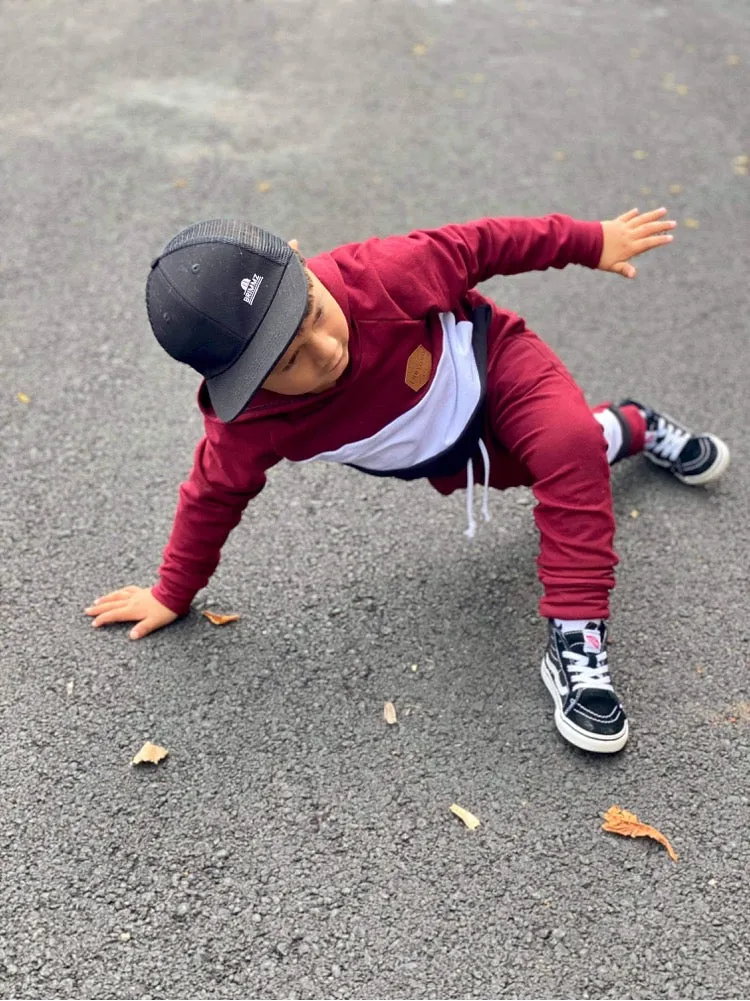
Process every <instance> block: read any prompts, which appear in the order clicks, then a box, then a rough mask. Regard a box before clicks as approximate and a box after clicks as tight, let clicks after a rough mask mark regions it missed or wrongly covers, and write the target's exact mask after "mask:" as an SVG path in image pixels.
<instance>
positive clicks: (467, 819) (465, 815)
mask: <svg viewBox="0 0 750 1001" xmlns="http://www.w3.org/2000/svg"><path fill="white" fill-rule="evenodd" d="M451 813H455V815H456V816H457V817H458V818H459V820H463V822H464V823H465V824H466V826H467V827H468V828H469V830H470V831H475V830H476V829H477V827H479V820H478V819H477V818H476V817H475V816H474V814H473V813H469V811H468V810H464V808H463V807H462V806H459V805H458V803H453V804H452V805H451Z"/></svg>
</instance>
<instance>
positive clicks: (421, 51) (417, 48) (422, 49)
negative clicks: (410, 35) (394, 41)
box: [411, 42, 427, 56]
mask: <svg viewBox="0 0 750 1001" xmlns="http://www.w3.org/2000/svg"><path fill="white" fill-rule="evenodd" d="M411 51H412V52H413V53H414V55H415V56H426V55H427V46H426V45H423V43H422V42H417V44H416V45H412V47H411Z"/></svg>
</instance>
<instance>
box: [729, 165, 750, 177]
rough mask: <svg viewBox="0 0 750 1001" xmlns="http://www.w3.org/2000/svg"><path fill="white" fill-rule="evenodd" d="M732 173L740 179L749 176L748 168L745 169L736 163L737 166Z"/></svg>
mask: <svg viewBox="0 0 750 1001" xmlns="http://www.w3.org/2000/svg"><path fill="white" fill-rule="evenodd" d="M732 171H733V172H734V173H735V174H736V175H737V176H738V177H744V176H745V175H746V174H747V167H743V166H742V164H741V163H735V165H734V166H733V167H732Z"/></svg>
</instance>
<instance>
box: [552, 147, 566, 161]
mask: <svg viewBox="0 0 750 1001" xmlns="http://www.w3.org/2000/svg"><path fill="white" fill-rule="evenodd" d="M552 155H553V156H554V158H555V159H556V160H559V161H560V163H562V161H563V160H566V159H567V154H566V152H565V150H564V149H556V150H555V152H554V153H553V154H552Z"/></svg>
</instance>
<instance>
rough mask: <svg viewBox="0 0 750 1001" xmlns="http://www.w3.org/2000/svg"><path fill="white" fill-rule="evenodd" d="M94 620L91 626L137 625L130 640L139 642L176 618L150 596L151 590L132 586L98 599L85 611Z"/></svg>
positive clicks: (132, 630)
mask: <svg viewBox="0 0 750 1001" xmlns="http://www.w3.org/2000/svg"><path fill="white" fill-rule="evenodd" d="M85 611H86V615H90V616H91V617H92V618H93V620H94V621H93V622H92V623H91V625H92V626H94V627H96V628H98V627H99V626H108V625H111V624H112V623H113V622H137V623H138V624H137V625H136V626H133V628H132V629H131V630H130V632H129V634H128V635H129V636H130V638H131V640H139V639H140V638H141V637H142V636H148V634H149V633H153V632H154V631H155V630H156V629H162V628H163V627H164V626H168V625H169V624H170V623H171V622H174V621H175V619H176V618H178V616H177V615H175V613H174V612H172V611H171V610H170V609H169V608H167V607H166V606H165V605H162V604H161V602H159V601H157V600H156V598H155V597H154V596H153V595H152V594H151V588H149V587H135V585H132V584H131V585H130V586H128V587H123V588H121V589H120V590H119V591H112V592H111V593H110V594H105V595H104V596H103V597H101V598H97V599H96V601H95V602H94V604H93V605H90V606H89V607H88V608H87V609H85Z"/></svg>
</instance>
